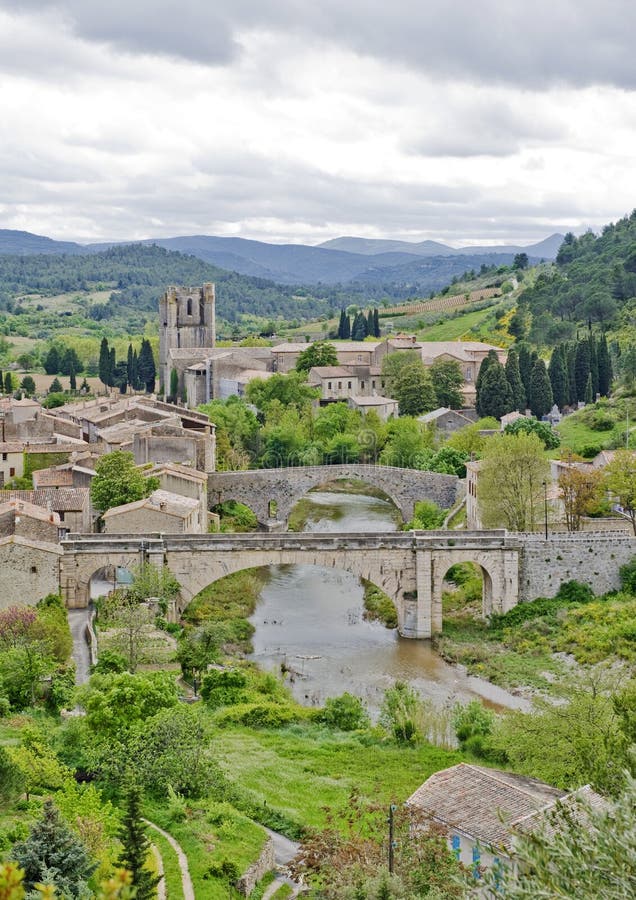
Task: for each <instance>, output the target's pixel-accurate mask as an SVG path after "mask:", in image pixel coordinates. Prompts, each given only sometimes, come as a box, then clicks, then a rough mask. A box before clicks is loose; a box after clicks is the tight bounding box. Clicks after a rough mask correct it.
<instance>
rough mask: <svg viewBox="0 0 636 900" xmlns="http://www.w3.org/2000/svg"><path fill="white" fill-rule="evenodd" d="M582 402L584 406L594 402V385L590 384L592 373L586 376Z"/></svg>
mask: <svg viewBox="0 0 636 900" xmlns="http://www.w3.org/2000/svg"><path fill="white" fill-rule="evenodd" d="M583 401H584V403H585V404H586V406H587V404H589V403H593V402H594V385H593V384H592V373H591V372H590V374H589V375H588V376H587V383H586V385H585V394H584V396H583Z"/></svg>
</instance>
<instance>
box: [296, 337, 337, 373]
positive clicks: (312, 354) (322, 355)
mask: <svg viewBox="0 0 636 900" xmlns="http://www.w3.org/2000/svg"><path fill="white" fill-rule="evenodd" d="M337 365H338V354H337V353H336V348H335V347H334V345H333V344H330V343H329V342H328V341H314V343H313V344H310V345H309V346H308V347H307V349H306V350H303V351H302V352H301V354H300V356H299V357H298V359H297V361H296V371H297V372H309V370H310V369H311V368H313V367H314V366H337Z"/></svg>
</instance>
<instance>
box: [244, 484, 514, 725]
mask: <svg viewBox="0 0 636 900" xmlns="http://www.w3.org/2000/svg"><path fill="white" fill-rule="evenodd" d="M304 502H305V504H306V509H305V510H304V512H305V514H306V521H305V526H304V530H306V531H313V532H316V531H321V532H325V531H333V532H338V531H359V532H364V531H395V530H397V527H398V522H399V516H398V515H397V512H396V510H395V508H394V507H393V505H392V504H391V503H390V502H388V501H385V500H379V499H377V498H375V497H368V496H365V495H361V494H343V493H337V492H330V491H320V492H314V493H311V494H309V495H308V498H307V500H306V501H304ZM363 595H364V590H363V586H362V584H361V582H360V579H359V578H357V577H356V576H354V575H351V574H349V573H347V572H342V571H338V570H333V569H325V568H322V567H318V566H271V567H270V569H269V571H268V576H267V581H266V584H265V585H264V587H263V589H262V591H261V598H260V602H259V604H258V606H257V609H256V612H255V613H254V615H253V616H252V619H251V621H252V623H253V625H254V626H255V628H256V632H255V634H254V638H253V645H254V653H253V656H252V658H253V659H254V660H255V661H256V662H258V663H259V665H261V666H262V667H263V668H265V669H270V670H274V671H280V669H281V666H284V667H285V668H286V669H288V670H289V671H290V672H291V679H290V683H291V687H292V689H293V691H294V694H295V696H296V697H297V699H298V700H300V701H301V702H302V703H305V704H308V705H314V704H322V703H323V702H324V700H325V698H326V697H333V696H337V695H339V694H342V693H343V691H350V692H351V693H352V694H356V695H357V696H359V697H362V698H363V699H364V700H365V701H366V702H367V704H368V706H369V708H370V709H371V710H372V711H373V710H377V708H378V707H379V705H380V703H381V701H382V696H383V693H384V691H385V690H386V688H387V687H390V686H391V685H392V684H393V683H394V682H395V681H396V680H402V681H408V682H409V683H410V684H411V685H412V686H413V687H414V688H416V689H417V690H418V691H419V692H420V693H421V694H422V696H423V697H426V698H428V699H430V700H433V701H434V702H435V703H436V704H437V705H444V704H447V703H448V704H451V703H453V702H455V701H456V700H461V701H464V702H465V701H466V700H469V699H472V698H474V697H480V698H482V699H484V700H486V701H487V702H488V703H490V704H492V705H494V706H511V707H517V708H522V707H524V706H526V701H524V700H523V699H521V698H519V697H515V696H514V695H512V694H510V693H508V692H507V691H504V690H503V689H501V688H498V687H496V686H495V685H492V684H490V682H487V681H483V680H482V679H479V678H474V677H472V676H469V675H467V674H466V672H465V671H464V670H463V669H462V667H458V666H451V665H449V664H448V663H446V662H444V660H443V659H441V657H440V656H438V654H437V653H436V652H435V651H434V650H433V649H432V647H431V645H430V643H429V642H428V641H413V640H409V639H404V638H400V637H399V635H398V634H397V631H395V630H391V629H387V628H385V627H384V626H383V625H381V624H380V623H378V622H366V621H365V620H364V618H363V612H364V607H363V599H364V596H363Z"/></svg>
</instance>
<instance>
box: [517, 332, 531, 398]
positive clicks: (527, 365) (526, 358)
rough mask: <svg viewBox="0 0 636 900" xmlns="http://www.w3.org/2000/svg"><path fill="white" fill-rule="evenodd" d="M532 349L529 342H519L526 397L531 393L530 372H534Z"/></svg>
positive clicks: (521, 373) (520, 370) (520, 365)
mask: <svg viewBox="0 0 636 900" xmlns="http://www.w3.org/2000/svg"><path fill="white" fill-rule="evenodd" d="M532 366H533V361H532V351H531V350H530V347H529V346H528V345H527V344H525V343H524V344H519V374H520V375H521V381H522V382H523V388H524V390H525V392H526V398H527V397H528V394H529V393H530V373H531V372H532Z"/></svg>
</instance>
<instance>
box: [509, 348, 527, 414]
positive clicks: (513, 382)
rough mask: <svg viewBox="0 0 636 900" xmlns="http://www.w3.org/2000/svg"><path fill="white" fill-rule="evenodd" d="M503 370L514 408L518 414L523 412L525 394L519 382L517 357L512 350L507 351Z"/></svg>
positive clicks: (521, 383)
mask: <svg viewBox="0 0 636 900" xmlns="http://www.w3.org/2000/svg"><path fill="white" fill-rule="evenodd" d="M505 369H506V378H507V379H508V384H509V385H510V390H511V391H512V400H513V403H514V408H515V409H518V410H519V412H523V411H524V410H525V408H526V392H525V388H524V386H523V381H522V380H521V373H520V372H519V357H518V356H517V351H516V350H515V349H514V348H512V349H510V350H509V351H508V359H507V360H506V366H505Z"/></svg>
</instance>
